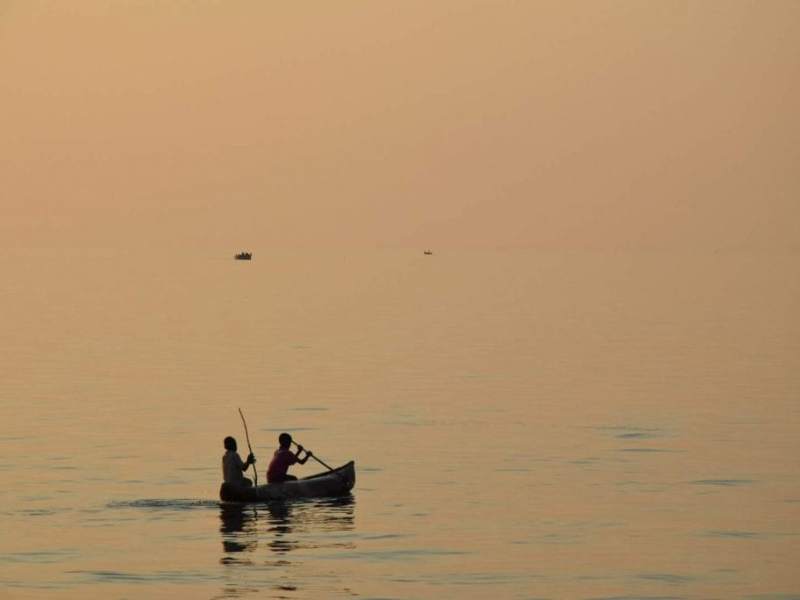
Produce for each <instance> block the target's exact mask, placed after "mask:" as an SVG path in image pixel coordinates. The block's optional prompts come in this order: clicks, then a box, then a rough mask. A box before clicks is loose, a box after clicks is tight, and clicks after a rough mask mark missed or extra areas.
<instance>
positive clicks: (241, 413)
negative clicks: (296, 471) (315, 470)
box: [239, 408, 330, 485]
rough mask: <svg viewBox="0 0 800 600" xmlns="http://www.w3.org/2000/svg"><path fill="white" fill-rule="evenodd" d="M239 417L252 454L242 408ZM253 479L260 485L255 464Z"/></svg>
mask: <svg viewBox="0 0 800 600" xmlns="http://www.w3.org/2000/svg"><path fill="white" fill-rule="evenodd" d="M239 416H240V417H242V425H244V437H245V438H247V449H248V450H250V454H252V453H253V447H252V446H251V445H250V434H249V433H248V432H247V421H245V420H244V413H243V412H242V409H241V408H240V409H239ZM328 468H330V467H328ZM253 479H255V483H256V485H258V469H257V468H256V465H255V464H253Z"/></svg>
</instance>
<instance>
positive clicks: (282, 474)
mask: <svg viewBox="0 0 800 600" xmlns="http://www.w3.org/2000/svg"><path fill="white" fill-rule="evenodd" d="M278 444H279V445H280V447H279V448H278V449H277V450H275V454H274V455H273V456H272V461H271V462H270V463H269V468H268V469H267V483H280V482H281V481H296V480H297V477H295V476H294V475H289V474H288V473H287V471H288V470H289V467H291V466H292V465H294V464H298V465H304V464H306V461H307V460H308V459H309V458H311V457H312V456H314V455H313V454H312V453H311V452H310V451H308V450H305V449H304V448H303V447H302V446H301V445H300V444H298V445H297V454H295V453H294V452H292V451H291V449H290V446H291V445H292V436H290V435H289V434H288V433H282V434H280V435H279V436H278ZM304 451H305V453H306V455H305V457H303V458H300V454H302V453H303V452H304Z"/></svg>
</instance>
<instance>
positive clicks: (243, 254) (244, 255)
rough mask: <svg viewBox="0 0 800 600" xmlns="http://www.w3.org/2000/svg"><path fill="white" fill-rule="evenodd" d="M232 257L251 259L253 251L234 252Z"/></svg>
mask: <svg viewBox="0 0 800 600" xmlns="http://www.w3.org/2000/svg"><path fill="white" fill-rule="evenodd" d="M233 258H235V259H236V260H252V259H253V253H252V252H239V254H234V255H233Z"/></svg>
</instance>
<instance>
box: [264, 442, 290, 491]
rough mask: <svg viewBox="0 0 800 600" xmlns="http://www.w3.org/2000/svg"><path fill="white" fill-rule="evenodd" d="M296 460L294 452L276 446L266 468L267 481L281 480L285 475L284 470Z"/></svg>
mask: <svg viewBox="0 0 800 600" xmlns="http://www.w3.org/2000/svg"><path fill="white" fill-rule="evenodd" d="M296 462H297V457H296V456H295V455H294V452H292V451H291V450H289V449H288V448H278V449H277V450H275V455H274V456H273V457H272V461H271V462H270V463H269V468H268V469H267V482H268V483H272V482H274V481H282V480H283V478H284V477H286V472H287V471H288V470H289V467H291V466H292V465H293V464H295V463H296Z"/></svg>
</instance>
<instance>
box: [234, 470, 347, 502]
mask: <svg viewBox="0 0 800 600" xmlns="http://www.w3.org/2000/svg"><path fill="white" fill-rule="evenodd" d="M355 483H356V463H355V462H354V461H352V460H351V461H350V462H349V463H347V464H345V465H342V466H341V467H339V468H337V469H332V470H330V471H325V472H324V473H317V474H316V475H311V476H310V477H303V478H302V479H297V480H296V481H284V482H281V483H267V484H264V485H257V486H253V487H239V486H235V485H230V484H228V483H223V484H222V486H221V487H220V488H219V499H220V500H222V501H223V502H266V501H269V500H286V499H289V498H325V497H330V496H344V495H346V494H348V493H349V492H350V490H352V489H353V486H354V485H355Z"/></svg>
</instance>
